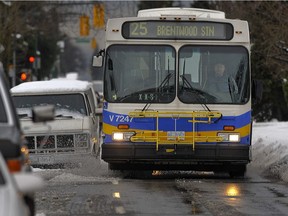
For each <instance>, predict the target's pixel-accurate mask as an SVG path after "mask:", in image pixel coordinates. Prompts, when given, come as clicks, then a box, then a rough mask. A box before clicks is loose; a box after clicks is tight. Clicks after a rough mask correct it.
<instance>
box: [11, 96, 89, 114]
mask: <svg viewBox="0 0 288 216" xmlns="http://www.w3.org/2000/svg"><path fill="white" fill-rule="evenodd" d="M13 101H14V104H15V107H16V109H17V112H18V114H19V115H20V117H21V115H23V117H25V115H28V116H31V108H32V107H34V106H45V105H47V104H51V105H54V106H55V113H56V116H72V117H77V116H83V115H87V109H86V105H85V101H84V97H83V95H82V94H59V95H54V94H53V95H25V96H13Z"/></svg>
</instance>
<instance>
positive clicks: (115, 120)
mask: <svg viewBox="0 0 288 216" xmlns="http://www.w3.org/2000/svg"><path fill="white" fill-rule="evenodd" d="M189 120H192V119H191V118H179V119H177V120H176V119H172V118H159V130H164V131H169V130H172V131H174V130H175V125H176V130H178V131H191V130H192V126H193V124H192V122H188V121H189ZM199 120H201V119H199ZM202 120H205V119H202ZM213 120H214V121H215V120H216V119H213ZM103 122H104V123H106V124H108V125H111V126H114V127H117V125H119V124H129V126H130V128H131V129H138V130H156V124H155V118H133V119H131V117H129V116H128V115H123V114H117V113H111V112H108V111H107V110H105V111H103ZM250 123H251V111H248V112H246V113H244V114H242V115H239V116H223V117H222V118H221V119H220V120H219V121H217V123H215V124H213V123H211V124H206V123H197V124H196V130H197V131H199V132H200V131H211V130H223V126H224V125H233V126H235V128H236V129H237V128H242V127H244V126H246V125H248V124H250Z"/></svg>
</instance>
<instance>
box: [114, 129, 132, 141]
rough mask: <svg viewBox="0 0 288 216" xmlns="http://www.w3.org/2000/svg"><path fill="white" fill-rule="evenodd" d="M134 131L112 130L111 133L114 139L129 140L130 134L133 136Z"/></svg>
mask: <svg viewBox="0 0 288 216" xmlns="http://www.w3.org/2000/svg"><path fill="white" fill-rule="evenodd" d="M134 134H135V132H133V131H132V132H131V131H129V132H114V133H112V139H113V140H115V141H129V140H130V138H131V136H133V135H134Z"/></svg>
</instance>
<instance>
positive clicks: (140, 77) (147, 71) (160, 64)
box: [104, 45, 176, 103]
mask: <svg viewBox="0 0 288 216" xmlns="http://www.w3.org/2000/svg"><path fill="white" fill-rule="evenodd" d="M175 56H176V55H175V49H174V48H173V47H171V46H168V45H162V46H156V45H153V46H152V45H151V46H145V45H137V46H135V45H113V46H110V47H109V48H108V50H107V58H106V68H105V90H104V96H105V99H106V100H107V101H108V102H120V103H170V102H172V101H173V100H174V98H175V96H176V87H175V86H176V85H175V77H176V75H175V68H176V64H175V61H176V60H175Z"/></svg>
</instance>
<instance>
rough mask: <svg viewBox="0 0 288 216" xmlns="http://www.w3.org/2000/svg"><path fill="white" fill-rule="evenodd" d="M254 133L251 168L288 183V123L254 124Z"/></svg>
mask: <svg viewBox="0 0 288 216" xmlns="http://www.w3.org/2000/svg"><path fill="white" fill-rule="evenodd" d="M252 131H253V132H252V162H251V164H250V166H252V167H256V168H257V170H258V171H259V172H261V173H262V174H264V175H268V176H270V177H273V178H279V179H281V180H283V181H285V182H288V122H277V121H271V122H263V123H254V124H253V130H252Z"/></svg>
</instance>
